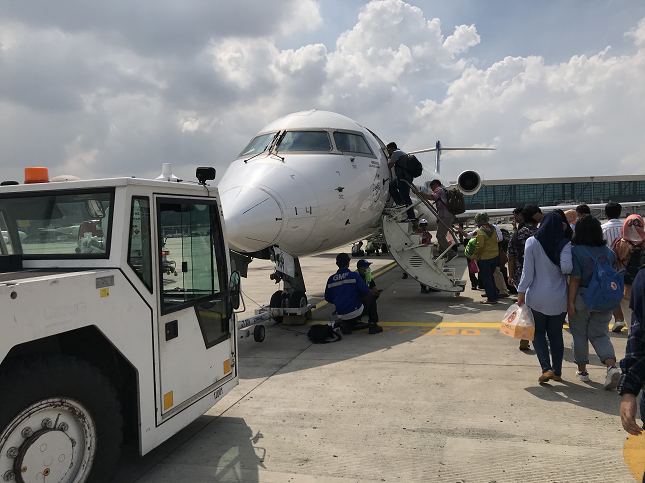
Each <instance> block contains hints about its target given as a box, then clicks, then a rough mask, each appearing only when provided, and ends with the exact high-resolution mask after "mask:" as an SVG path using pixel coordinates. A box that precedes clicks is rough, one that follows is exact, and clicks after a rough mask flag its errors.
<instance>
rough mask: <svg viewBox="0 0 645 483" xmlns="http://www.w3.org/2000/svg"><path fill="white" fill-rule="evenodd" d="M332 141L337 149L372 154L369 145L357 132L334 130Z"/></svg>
mask: <svg viewBox="0 0 645 483" xmlns="http://www.w3.org/2000/svg"><path fill="white" fill-rule="evenodd" d="M334 141H336V147H337V148H338V150H339V151H343V152H351V153H365V154H373V153H372V150H371V149H370V147H369V146H368V145H367V143H366V142H365V139H363V136H361V135H359V134H350V133H348V132H335V133H334Z"/></svg>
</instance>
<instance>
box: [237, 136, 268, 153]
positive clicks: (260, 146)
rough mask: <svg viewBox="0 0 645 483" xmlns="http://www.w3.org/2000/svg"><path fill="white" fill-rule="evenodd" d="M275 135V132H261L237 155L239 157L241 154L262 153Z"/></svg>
mask: <svg viewBox="0 0 645 483" xmlns="http://www.w3.org/2000/svg"><path fill="white" fill-rule="evenodd" d="M274 136H275V133H274V132H272V133H269V134H261V135H259V136H256V137H254V138H253V139H252V140H251V142H250V143H249V144H248V145H247V146H246V147H245V148H244V149H243V150H242V152H241V153H240V154H239V155H238V156H237V157H238V158H239V157H240V156H247V155H249V154H257V153H261V152H262V151H264V150H265V149H266V148H267V146H268V145H269V143H270V142H271V140H272V139H273V137H274Z"/></svg>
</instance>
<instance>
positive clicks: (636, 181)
mask: <svg viewBox="0 0 645 483" xmlns="http://www.w3.org/2000/svg"><path fill="white" fill-rule="evenodd" d="M465 199H466V209H467V210H478V209H492V208H515V207H517V206H525V205H538V206H553V205H559V204H568V205H571V204H580V203H587V204H592V203H607V202H609V201H617V202H619V203H620V202H628V201H645V175H623V176H581V177H574V178H538V179H503V180H483V181H482V187H481V189H480V190H479V191H478V192H477V193H475V194H474V195H471V196H465Z"/></svg>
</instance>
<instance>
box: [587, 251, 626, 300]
mask: <svg viewBox="0 0 645 483" xmlns="http://www.w3.org/2000/svg"><path fill="white" fill-rule="evenodd" d="M582 248H583V249H584V250H585V251H586V252H587V253H588V254H589V256H590V257H591V259H592V260H593V261H594V263H595V265H594V269H593V275H592V277H591V282H589V287H588V288H587V291H586V292H585V294H584V295H583V296H582V301H583V302H584V303H585V304H587V306H588V307H589V308H590V309H593V310H598V311H600V312H607V311H610V310H614V309H616V308H617V307H618V306H619V305H620V301H621V300H622V299H623V289H624V285H625V283H624V275H623V272H624V271H625V270H621V271H620V272H618V271H616V269H614V267H612V266H611V265H610V264H609V257H608V256H607V257H606V259H607V260H606V261H604V262H602V263H600V262H598V258H597V257H594V256H593V255H592V254H591V252H590V251H589V250H587V247H585V246H582Z"/></svg>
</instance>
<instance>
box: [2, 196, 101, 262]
mask: <svg viewBox="0 0 645 483" xmlns="http://www.w3.org/2000/svg"><path fill="white" fill-rule="evenodd" d="M111 204H112V190H109V191H107V190H104V191H94V192H88V191H78V192H76V193H73V194H69V191H68V192H66V193H60V194H57V193H47V194H38V195H35V196H34V195H27V196H24V195H23V196H17V195H8V196H5V197H2V198H0V214H2V216H3V219H4V220H5V222H6V227H5V228H6V229H4V228H3V230H2V232H3V233H2V234H3V242H4V241H5V238H6V240H7V241H8V242H9V243H10V244H11V246H12V250H13V252H14V253H15V254H22V255H23V256H24V257H25V258H26V259H33V258H107V256H108V254H109V247H110V230H111V216H110V207H111ZM5 244H6V243H5Z"/></svg>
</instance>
